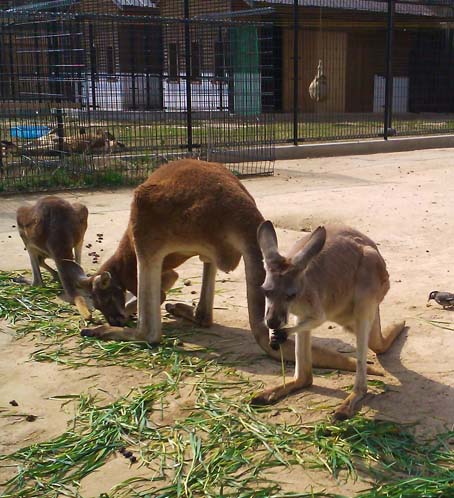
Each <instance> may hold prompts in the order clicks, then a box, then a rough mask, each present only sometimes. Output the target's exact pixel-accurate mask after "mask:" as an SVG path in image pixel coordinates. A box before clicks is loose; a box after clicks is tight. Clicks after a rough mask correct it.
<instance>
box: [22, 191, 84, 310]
mask: <svg viewBox="0 0 454 498" xmlns="http://www.w3.org/2000/svg"><path fill="white" fill-rule="evenodd" d="M16 217H17V227H18V230H19V234H20V236H21V238H22V240H23V242H24V245H25V248H26V249H27V251H28V255H29V257H30V262H31V266H32V273H33V280H32V282H29V281H27V280H26V279H24V278H23V277H20V278H19V279H18V280H17V281H18V282H21V283H27V284H30V283H31V285H37V286H41V285H43V280H42V275H41V269H40V267H42V268H45V269H46V270H48V271H49V272H50V274H51V275H52V277H53V278H54V280H58V278H59V277H60V280H61V283H62V285H63V289H64V290H65V292H66V295H67V298H68V299H69V301H70V302H71V303H74V304H75V305H76V307H77V309H78V310H79V312H80V314H81V315H82V316H83V317H84V318H86V319H89V318H90V316H91V313H90V311H89V310H88V306H87V302H86V300H85V298H84V297H83V296H82V295H80V290H78V289H76V287H75V285H74V280H73V278H72V274H71V273H68V271H67V267H68V265H67V260H75V261H76V262H77V264H80V260H81V256H82V245H83V240H84V235H85V231H86V230H87V218H88V210H87V208H86V207H85V206H84V205H82V204H79V203H74V204H70V203H69V202H67V201H65V200H63V199H61V198H59V197H56V196H48V197H44V198H42V199H40V200H39V201H38V202H37V203H36V204H34V205H33V206H21V207H19V208H18V210H17V216H16ZM47 258H51V259H53V260H54V261H55V265H56V267H57V270H58V271H55V270H54V269H53V268H51V267H50V266H49V265H48V264H47V263H46V259H47ZM70 268H71V267H70Z"/></svg>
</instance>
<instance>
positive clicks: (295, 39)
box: [293, 0, 299, 145]
mask: <svg viewBox="0 0 454 498" xmlns="http://www.w3.org/2000/svg"><path fill="white" fill-rule="evenodd" d="M298 69H299V68H298V0H293V145H298Z"/></svg>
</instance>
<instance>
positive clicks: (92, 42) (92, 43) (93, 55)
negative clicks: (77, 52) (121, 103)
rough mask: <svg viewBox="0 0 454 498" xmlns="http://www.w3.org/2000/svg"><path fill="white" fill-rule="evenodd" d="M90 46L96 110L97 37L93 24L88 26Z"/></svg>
mask: <svg viewBox="0 0 454 498" xmlns="http://www.w3.org/2000/svg"><path fill="white" fill-rule="evenodd" d="M88 44H89V46H90V80H91V105H92V107H93V109H96V77H97V69H96V64H97V60H96V45H95V37H94V32H93V24H92V23H90V24H89V25H88ZM88 108H90V103H89V102H88Z"/></svg>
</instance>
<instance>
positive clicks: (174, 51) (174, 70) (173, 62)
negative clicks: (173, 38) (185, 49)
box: [168, 43, 179, 80]
mask: <svg viewBox="0 0 454 498" xmlns="http://www.w3.org/2000/svg"><path fill="white" fill-rule="evenodd" d="M168 59H169V60H168V63H169V78H170V79H173V80H176V79H178V76H179V74H178V46H177V44H176V43H169V57H168Z"/></svg>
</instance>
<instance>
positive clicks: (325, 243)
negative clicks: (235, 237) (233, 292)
mask: <svg viewBox="0 0 454 498" xmlns="http://www.w3.org/2000/svg"><path fill="white" fill-rule="evenodd" d="M258 239H259V244H260V247H261V249H262V252H263V254H264V257H265V265H266V278H265V282H264V284H263V289H264V292H265V295H266V300H267V310H266V322H267V324H268V326H269V327H270V328H271V329H275V330H278V331H279V334H278V335H279V336H280V337H282V334H284V337H285V334H295V336H296V353H295V356H296V368H295V379H294V381H292V382H290V383H288V384H287V385H286V386H280V387H277V388H272V389H267V390H266V391H264V392H263V393H262V394H261V395H259V396H258V397H257V398H256V399H255V402H257V403H269V402H274V401H276V400H277V399H279V398H281V397H283V396H285V395H287V394H289V393H290V392H292V391H294V390H297V389H301V388H302V387H305V386H309V385H311V384H312V361H311V330H312V329H314V328H316V327H318V326H320V325H321V324H322V323H324V322H325V321H327V320H329V321H332V322H335V323H338V324H339V325H341V326H342V327H344V328H345V329H347V330H348V331H350V332H353V333H355V334H356V336H357V344H358V346H357V357H358V361H357V373H356V381H355V386H354V389H353V393H352V394H351V395H350V396H349V397H348V398H347V399H346V400H345V401H344V403H342V405H341V406H340V407H339V408H338V409H337V410H336V417H337V418H347V417H350V416H352V415H353V413H354V411H355V409H356V407H357V404H358V401H359V400H360V399H361V398H362V397H363V396H364V395H365V393H366V392H367V381H366V371H367V361H366V360H367V346H369V347H370V348H371V349H372V350H373V351H375V352H376V353H383V352H385V351H387V350H388V348H389V347H390V346H391V344H392V342H393V341H394V339H395V338H396V337H397V336H398V335H399V333H400V332H401V331H402V330H403V328H404V326H405V322H401V323H398V324H395V325H394V326H393V327H392V328H391V329H390V330H389V331H388V332H386V333H385V334H382V331H381V326H380V314H379V304H380V303H381V302H382V300H383V298H384V297H385V295H386V293H387V292H388V290H389V275H388V272H387V270H386V264H385V261H384V259H383V258H382V256H381V254H380V252H379V251H378V248H377V246H376V244H375V243H374V242H373V241H372V240H371V239H369V238H368V237H366V236H365V235H363V234H362V233H360V232H358V231H357V230H355V229H353V228H349V227H346V226H343V225H326V227H319V228H318V229H317V230H316V231H314V232H313V233H312V234H310V235H309V236H307V237H306V238H304V239H302V240H300V241H298V242H297V243H296V244H295V245H294V246H293V247H292V248H291V249H290V251H289V252H288V253H287V255H286V256H282V255H281V254H279V252H278V247H277V237H276V233H275V231H274V228H273V226H272V224H271V223H270V222H265V223H263V224H262V225H261V226H260V228H259V232H258ZM289 314H291V315H293V316H295V317H296V318H297V323H296V326H294V327H292V328H289V329H285V328H284V329H283V327H284V326H285V325H286V324H287V322H288V317H289ZM274 334H275V333H274V332H272V333H271V337H270V340H273V337H274Z"/></svg>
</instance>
